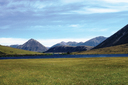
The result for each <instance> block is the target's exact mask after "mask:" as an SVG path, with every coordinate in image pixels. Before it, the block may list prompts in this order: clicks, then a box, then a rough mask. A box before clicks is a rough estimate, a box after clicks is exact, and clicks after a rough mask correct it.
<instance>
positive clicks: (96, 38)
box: [52, 36, 106, 47]
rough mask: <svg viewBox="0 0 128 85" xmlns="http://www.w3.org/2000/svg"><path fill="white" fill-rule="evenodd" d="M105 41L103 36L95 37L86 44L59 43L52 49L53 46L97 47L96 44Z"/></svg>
mask: <svg viewBox="0 0 128 85" xmlns="http://www.w3.org/2000/svg"><path fill="white" fill-rule="evenodd" d="M105 39H106V37H103V36H99V37H95V38H93V39H90V40H88V41H86V42H79V43H77V42H67V43H66V42H61V43H58V44H56V45H54V46H52V47H55V46H66V45H67V46H97V45H98V44H100V43H101V42H103V41H104V40H105Z"/></svg>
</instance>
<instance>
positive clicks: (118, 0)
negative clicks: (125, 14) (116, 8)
mask: <svg viewBox="0 0 128 85" xmlns="http://www.w3.org/2000/svg"><path fill="white" fill-rule="evenodd" d="M103 1H106V2H109V3H128V0H103Z"/></svg>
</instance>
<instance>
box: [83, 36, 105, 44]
mask: <svg viewBox="0 0 128 85" xmlns="http://www.w3.org/2000/svg"><path fill="white" fill-rule="evenodd" d="M106 39H107V38H106V37H103V36H99V37H95V38H93V39H90V40H88V41H86V42H85V43H83V44H82V45H86V46H97V45H98V44H100V43H101V42H103V41H104V40H106Z"/></svg>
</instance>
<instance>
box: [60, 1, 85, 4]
mask: <svg viewBox="0 0 128 85" xmlns="http://www.w3.org/2000/svg"><path fill="white" fill-rule="evenodd" d="M61 1H62V3H66V4H69V3H77V2H83V1H85V0H61Z"/></svg>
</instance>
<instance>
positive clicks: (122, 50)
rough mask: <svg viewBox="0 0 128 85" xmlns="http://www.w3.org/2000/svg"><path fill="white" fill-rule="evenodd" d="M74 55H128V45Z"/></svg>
mask: <svg viewBox="0 0 128 85" xmlns="http://www.w3.org/2000/svg"><path fill="white" fill-rule="evenodd" d="M72 54H128V44H123V45H117V46H111V47H106V48H99V49H93V50H88V51H81V52H74V53H72Z"/></svg>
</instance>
